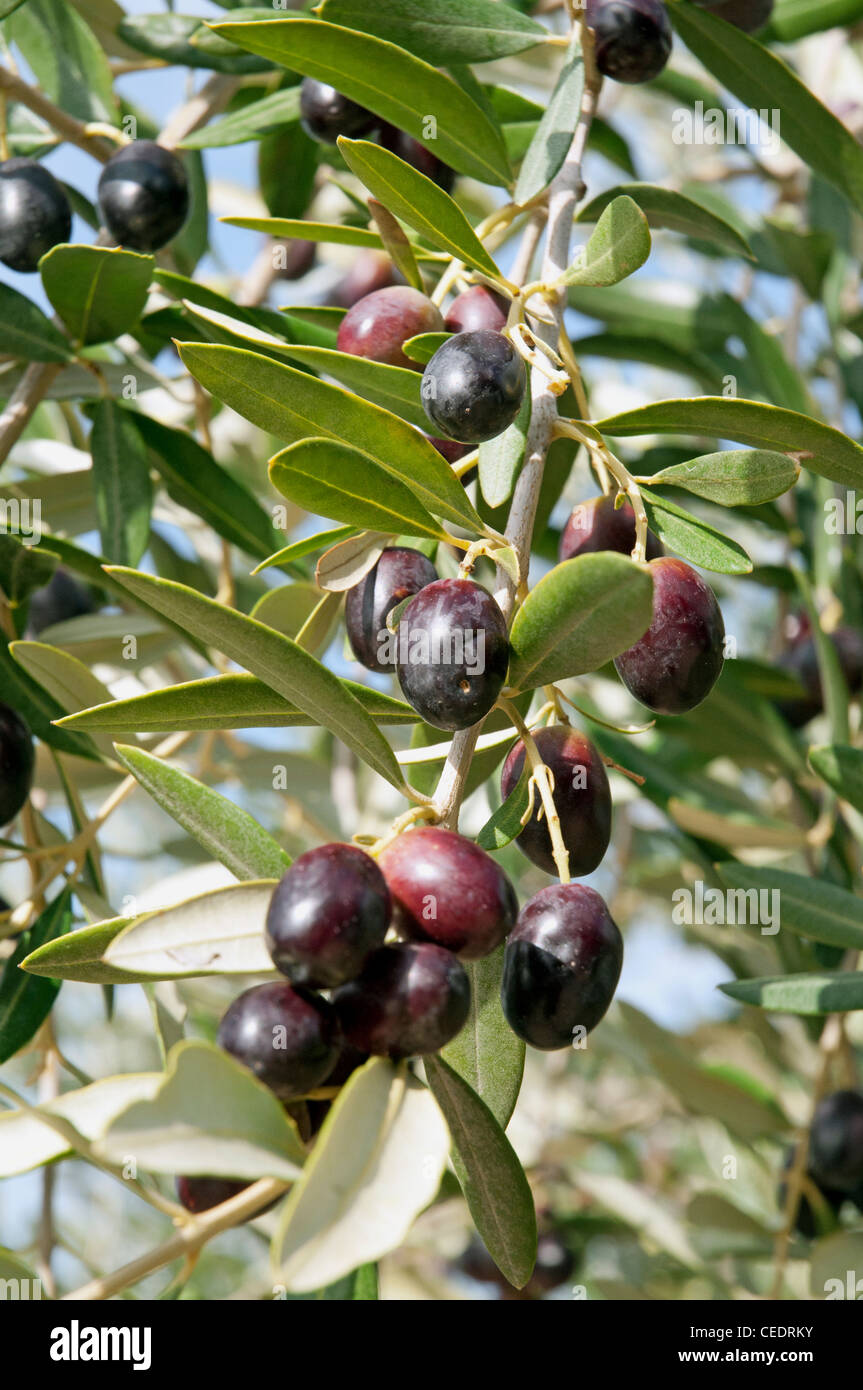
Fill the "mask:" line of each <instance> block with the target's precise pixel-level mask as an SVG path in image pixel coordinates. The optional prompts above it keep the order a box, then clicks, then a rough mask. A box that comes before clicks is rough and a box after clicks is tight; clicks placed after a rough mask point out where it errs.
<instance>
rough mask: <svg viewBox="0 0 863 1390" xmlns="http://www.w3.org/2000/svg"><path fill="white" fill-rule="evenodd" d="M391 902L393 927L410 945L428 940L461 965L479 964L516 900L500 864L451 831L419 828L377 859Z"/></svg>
mask: <svg viewBox="0 0 863 1390" xmlns="http://www.w3.org/2000/svg"><path fill="white" fill-rule="evenodd" d="M380 866H381V869H382V870H383V874H384V877H385V879H386V881H387V884H388V885H389V889H390V892H391V894H392V899H393V925H394V926H395V927H396V930H397V931H398V932H399V933H400V934H401V935H402V936H406V937H409V938H410V939H411V940H413V941H433V942H434V943H435V944H436V945H438V946H444V947H446V949H447V950H448V951H454V952H455V953H456V955H458V956H460V957H461V959H462V960H479V959H480V958H481V957H482V956H487V955H489V954H490V953H491V952H492V951H494V950H496V948H497V947H498V946H499V945H500V944H501V942H502V941H503V940H504V939H505V938H506V936H507V935H508V933H509V932H510V931H511V930H512V928H513V926H514V925H515V919H516V917H517V915H518V900H517V898H516V896H515V890H514V889H513V886H512V884H511V883H510V881H509V879H508V878H507V876H506V874H505V873H504V871H503V869H502V868H501V867H500V865H499V864H498V863H497V862H496V861H495V860H494V859H492V857H491V855H490V854H486V852H485V850H484V849H481V848H480V846H479V845H476V844H474V842H473V840H468V839H466V838H465V837H464V835H459V834H457V832H456V831H454V830H443V829H441V828H440V827H438V826H420V827H419V828H418V829H416V830H409V831H406V832H405V833H404V834H403V835H399V837H398V839H396V840H394V841H393V843H392V844H391V845H389V846H388V847H387V848H386V849H385V850H384V851H383V853H382V854H381V856H380Z"/></svg>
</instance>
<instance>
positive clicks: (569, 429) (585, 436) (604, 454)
mask: <svg viewBox="0 0 863 1390" xmlns="http://www.w3.org/2000/svg"><path fill="white" fill-rule="evenodd" d="M554 433H555V435H556V436H557V437H562V438H565V439H575V440H577V441H578V443H579V444H583V445H584V447H585V449H587V450H588V452H589V453H590V455H591V457H593V458H597V459H600V460H601V461H602V463H603V465H604V466H605V467H606V468H607V469H608V471H609V473H610V474H611V476H612V477H613V478H614V481H615V482H616V483H617V486H618V487H619V488H620V491H621V492H622V493H624V494H625V496H626V497H628V498H629V501H630V502H631V503H632V510H633V511H634V513H635V546H634V548H633V551H632V558H633V560H635V561H637V562H639V563H641V564H644V563H645V560H646V559H647V512H646V511H645V507H644V499H643V498H642V496H641V488H640V487H639V486H638V483H637V482H636V480H635V478H634V477H633V476H632V474H631V473H630V471H629V469H628V468H627V467H626V465H625V464H623V463H621V461H620V459H619V458H617V457H616V456H615V455H614V454H613V453H612V452H611V450H610V449H609V447H608V445H607V444H606V443H605V441H604V440H603V438H602V436H601V435H600V434H599V431H598V430H596V429H594V428H593V426H592V425H584V424H578V423H577V422H576V421H575V420H558V421H557V423H556V424H555V427H554Z"/></svg>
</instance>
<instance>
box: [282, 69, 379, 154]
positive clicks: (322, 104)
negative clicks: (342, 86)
mask: <svg viewBox="0 0 863 1390" xmlns="http://www.w3.org/2000/svg"><path fill="white" fill-rule="evenodd" d="M300 124H301V125H302V127H303V130H304V131H305V132H306V134H307V135H308V136H310V137H311V139H312V140H317V141H318V143H319V144H322V145H335V143H336V141H337V140H338V138H339V136H340V135H346V136H348V137H350V136H356V135H367V134H368V133H369V132H370V131H372V130H374V128H375V126H376V125H377V117H376V116H374V115H373V114H372V112H371V111H367V110H366V108H365V107H364V106H360V105H359V103H358V102H356V101H351V99H350V97H346V96H343V95H342V93H341V92H337V91H336V89H335V87H331V86H330V85H329V84H328V83H327V82H318V81H317V80H316V79H315V78H314V77H307V78H306V79H305V80H304V82H303V84H302V86H301V88H300Z"/></svg>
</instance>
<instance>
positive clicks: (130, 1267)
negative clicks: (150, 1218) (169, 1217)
mask: <svg viewBox="0 0 863 1390" xmlns="http://www.w3.org/2000/svg"><path fill="white" fill-rule="evenodd" d="M288 1186H289V1184H288V1183H286V1182H282V1181H281V1179H280V1178H261V1180H260V1181H259V1182H256V1183H253V1184H252V1186H251V1187H247V1188H246V1189H245V1190H244V1191H243V1192H238V1193H237V1195H236V1197H231V1198H229V1199H228V1201H227V1202H221V1203H220V1204H219V1206H217V1207H213V1208H212V1209H211V1210H210V1211H207V1212H204V1213H203V1214H202V1215H201V1216H196V1217H195V1218H194V1219H192V1220H190V1221H187V1222H186V1223H185V1225H184V1226H183V1227H182V1228H181V1229H180V1230H179V1231H177V1233H176V1234H175V1235H173V1236H171V1238H170V1239H169V1240H166V1241H165V1242H164V1243H163V1244H162V1245H159V1246H157V1247H156V1248H155V1249H154V1250H150V1251H148V1252H147V1254H146V1255H141V1256H139V1258H138V1259H137V1260H132V1261H131V1262H130V1263H129V1264H127V1265H123V1267H122V1268H121V1269H118V1270H115V1271H114V1273H113V1274H107V1275H105V1277H104V1278H102V1279H93V1280H92V1281H91V1282H90V1283H89V1284H84V1285H82V1287H81V1288H79V1289H76V1290H75V1291H74V1292H73V1293H67V1294H64V1295H63V1301H64V1302H95V1301H98V1300H99V1299H105V1298H113V1297H114V1295H115V1294H117V1293H121V1292H122V1290H123V1289H125V1288H128V1287H129V1285H130V1284H137V1283H138V1281H139V1280H141V1279H145V1278H146V1277H147V1275H148V1274H153V1273H155V1271H156V1270H157V1269H164V1267H165V1265H169V1264H173V1262H174V1260H179V1259H182V1258H183V1257H184V1256H186V1257H188V1256H189V1255H192V1254H195V1253H196V1252H197V1251H199V1250H200V1249H201V1247H202V1246H203V1245H206V1243H207V1241H208V1240H212V1239H213V1237H214V1236H217V1235H220V1234H221V1232H222V1231H228V1230H230V1229H231V1227H233V1226H239V1225H241V1224H242V1223H243V1222H244V1221H248V1220H249V1218H250V1217H252V1216H255V1215H257V1213H258V1212H260V1211H262V1210H263V1208H264V1207H267V1206H269V1205H270V1203H271V1202H273V1201H275V1200H276V1199H277V1198H279V1197H281V1196H282V1195H283V1193H285V1192H287V1190H288Z"/></svg>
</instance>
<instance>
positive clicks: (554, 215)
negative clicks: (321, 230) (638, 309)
mask: <svg viewBox="0 0 863 1390" xmlns="http://www.w3.org/2000/svg"><path fill="white" fill-rule="evenodd" d="M579 22H581V24H582V35H583V48H584V61H585V69H586V82H585V87H584V95H583V98H582V104H581V111H580V113H579V118H578V122H577V124H576V128H575V131H574V133H573V137H572V141H571V143H570V147H569V151H568V153H567V156H566V158H565V160H564V162H563V164H562V166H561V168H560V170H559V171H558V173H557V174H556V176H555V178H554V180H553V182H552V184H551V188H550V189H549V192H548V198H547V200H544V202H543V203H542V204H540V203H537V206H536V207H535V209H534V212H533V214H532V216H531V219H530V221H529V223H528V225H527V227H526V229H525V231H524V234H523V237H522V241H521V245H520V247H519V250H518V252H517V254H516V259H515V263H514V265H513V267H512V271H511V279H512V281H513V283H514V284H518V285H523V284H524V283H525V282H526V281H527V279H528V275H529V274H530V270H531V266H532V264H533V261H534V258H535V256H536V253H537V251H538V249H539V244H540V241H541V239H542V236H543V233H545V245H544V248H543V257H542V267H541V270H540V277H541V280H542V282H544V283H545V284H552V283H553V282H554V281H555V280H557V278H558V277H559V276H560V275H562V274H563V272H564V271H565V270H566V268H567V266H568V264H569V257H570V246H571V242H572V228H573V220H574V217H575V212H576V208H577V207H578V204H579V203H580V202H581V200H582V198H583V197H584V194H585V185H584V180H583V177H582V168H583V164H584V155H585V151H586V148H587V140H588V136H589V135H590V129H591V126H592V124H593V118H594V115H595V114H596V107H597V101H598V99H599V92H600V86H601V78H600V77H599V75H598V73H597V70H596V65H595V62H594V54H593V39H592V34H591V31H590V30H589V29H588V28H587V26H586V25H585V24H584V23H583V20H581V21H579ZM548 308H549V309H550V313H548V314H545V313H544V314H543V319H542V320H537V321H536V328H535V334H536V337H537V339H538V340H541V341H542V342H544V343H545V344H546V345H547V346H548V347H549V348H550V349H551V350H552V351H553V352H556V350H557V347H558V343H559V341H560V335H561V331H562V328H563V316H564V310H565V308H566V296H565V291H564V290H559V291H558V292H557V293H556V294H555V296H554V298H553V300H552V301H551V302H550V303H549V304H548ZM529 312H530V310H529V306H528V313H529ZM530 391H531V417H530V426H529V428H528V435H527V440H526V443H525V450H524V463H523V466H522V469H521V472H520V474H519V477H518V480H517V482H516V485H515V488H514V491H513V497H512V503H511V506H510V511H509V519H508V522H507V526H506V531H505V538H506V540H507V542H508V543H509V545H510V546H511V547H512V549H513V550H514V551H515V555H516V560H517V567H518V573H519V576H520V577H521V579H522V580H526V579H527V574H528V569H529V566H530V551H531V542H532V540H533V528H534V522H535V520H536V509H537V505H538V502H539V491H540V487H541V485H542V477H543V472H544V469H545V459H546V455H547V454H548V450H549V447H550V445H551V443H552V439H553V435H554V427H555V424H556V422H557V419H558V411H557V394H556V392H555V389H554V385H553V383H552V382H551V381H550V380H549V378H548V377H547V376H545V375H544V374H543V373H542V372H539V371H536V370H533V371H531V373H530ZM498 575H499V579H498V587H497V589H496V591H495V595H494V597H495V599H496V600H497V603H498V605H499V606H500V609H501V612H502V613H503V615H504V618H505V619H506V620H507V623H510V622H511V620H512V617H513V615H514V610H515V606H516V603H517V599H518V583H517V582H516V581H515V580H514V579H513V577H512V575H511V574H509V573H508V572H507V571H506V570H505V569H500V570H499V571H498ZM481 728H482V721H480V722H479V723H478V724H475V725H474V726H473V727H472V728H470V729H462V730H460V731H459V732H457V733H456V734H455V736H454V738H453V740H452V745H451V747H450V752H449V756H448V757H447V760H446V763H445V764H444V768H443V772H442V773H441V776H440V780H439V782H438V785H437V790H436V792H435V798H434V801H435V808H436V810H437V813H438V816H439V818H440V822H441V824H442V825H446V826H449V827H450V828H452V829H456V828H457V826H458V814H459V809H460V806H461V802H462V799H463V797H464V792H465V788H466V785H467V778H468V774H469V771H470V765H471V760H472V758H473V753H474V749H475V747H476V740H477V738H478V736H479V733H480V730H481Z"/></svg>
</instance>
